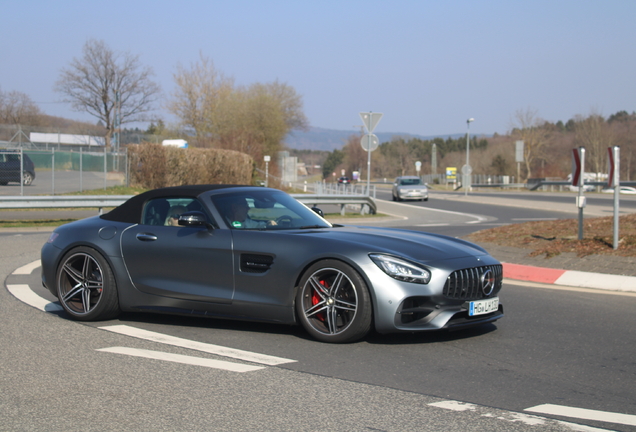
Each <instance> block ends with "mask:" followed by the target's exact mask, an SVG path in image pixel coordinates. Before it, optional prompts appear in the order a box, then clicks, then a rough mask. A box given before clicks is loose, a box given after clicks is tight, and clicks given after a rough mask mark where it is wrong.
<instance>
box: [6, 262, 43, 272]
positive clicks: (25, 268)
mask: <svg viewBox="0 0 636 432" xmlns="http://www.w3.org/2000/svg"><path fill="white" fill-rule="evenodd" d="M41 265H42V264H41V263H40V260H37V261H33V262H32V263H29V264H27V265H23V266H22V267H20V268H18V269H15V270H14V271H13V273H12V274H14V275H30V274H31V273H33V270H35V269H36V268H38V267H40V266H41Z"/></svg>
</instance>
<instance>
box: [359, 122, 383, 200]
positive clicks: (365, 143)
mask: <svg viewBox="0 0 636 432" xmlns="http://www.w3.org/2000/svg"><path fill="white" fill-rule="evenodd" d="M360 118H361V119H362V124H363V125H364V127H365V128H366V130H367V132H368V133H367V134H366V135H365V136H364V137H362V141H361V142H360V144H362V148H363V149H364V150H365V151H366V152H367V195H368V196H370V195H371V152H372V151H373V150H375V149H377V148H378V145H379V141H378V137H377V136H375V135H373V131H374V130H375V127H376V126H377V125H378V123H379V122H380V119H381V118H382V113H374V112H368V113H366V112H361V113H360Z"/></svg>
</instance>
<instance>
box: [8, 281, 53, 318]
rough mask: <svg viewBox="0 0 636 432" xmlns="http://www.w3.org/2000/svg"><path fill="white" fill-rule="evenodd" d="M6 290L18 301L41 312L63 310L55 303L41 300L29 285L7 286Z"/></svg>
mask: <svg viewBox="0 0 636 432" xmlns="http://www.w3.org/2000/svg"><path fill="white" fill-rule="evenodd" d="M7 289H8V290H9V292H10V293H11V294H13V296H14V297H15V298H17V299H18V300H20V301H22V302H24V303H26V304H28V305H29V306H33V307H34V308H36V309H39V310H41V311H43V312H60V311H62V310H64V309H62V306H60V305H58V304H57V303H51V302H50V301H48V300H46V299H45V298H42V297H40V296H39V295H37V294H36V293H34V292H33V291H32V290H31V287H30V286H29V285H25V284H18V285H7Z"/></svg>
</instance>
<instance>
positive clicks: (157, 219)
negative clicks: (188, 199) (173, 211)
mask: <svg viewBox="0 0 636 432" xmlns="http://www.w3.org/2000/svg"><path fill="white" fill-rule="evenodd" d="M168 210H170V203H169V202H168V200H167V199H166V198H156V199H153V200H151V201H148V202H147V203H146V206H145V207H144V212H143V216H142V218H141V223H142V224H143V225H163V224H164V223H165V221H166V218H167V217H168Z"/></svg>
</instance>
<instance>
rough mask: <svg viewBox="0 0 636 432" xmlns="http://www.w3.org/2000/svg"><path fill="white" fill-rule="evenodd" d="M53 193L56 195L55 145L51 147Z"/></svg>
mask: <svg viewBox="0 0 636 432" xmlns="http://www.w3.org/2000/svg"><path fill="white" fill-rule="evenodd" d="M51 195H55V147H51Z"/></svg>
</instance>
